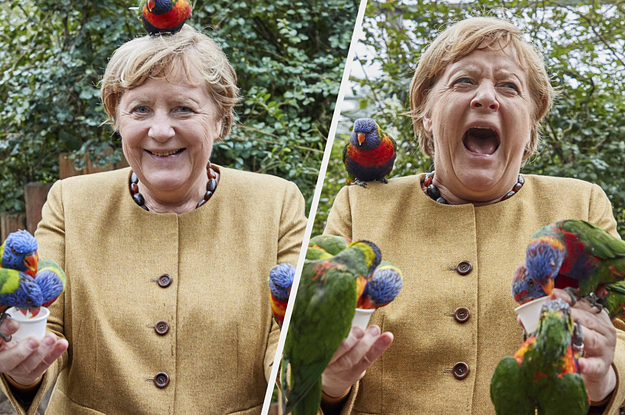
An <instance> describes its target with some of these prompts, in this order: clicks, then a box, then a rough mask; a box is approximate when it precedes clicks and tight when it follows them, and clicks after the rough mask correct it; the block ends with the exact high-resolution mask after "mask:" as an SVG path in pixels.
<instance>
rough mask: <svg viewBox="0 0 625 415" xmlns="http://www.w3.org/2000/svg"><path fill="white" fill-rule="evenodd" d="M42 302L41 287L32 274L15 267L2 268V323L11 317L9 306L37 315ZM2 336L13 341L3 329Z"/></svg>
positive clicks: (0, 293) (0, 278) (0, 320)
mask: <svg viewBox="0 0 625 415" xmlns="http://www.w3.org/2000/svg"><path fill="white" fill-rule="evenodd" d="M42 303H43V296H42V294H41V289H40V288H39V285H37V283H36V282H35V280H34V279H33V278H32V277H31V276H30V275H27V274H25V273H23V272H20V271H16V270H14V269H7V268H0V313H2V314H1V315H0V325H2V322H3V321H4V320H5V319H6V318H7V317H10V316H9V315H8V314H7V313H6V311H7V310H8V309H9V308H11V307H15V308H16V309H18V310H19V311H21V312H22V313H23V314H24V315H27V312H28V311H29V310H30V313H31V314H32V316H33V317H35V316H36V315H37V314H39V308H40V307H41V304H42ZM0 337H2V339H3V340H4V341H5V342H9V341H11V337H9V336H7V335H6V334H4V333H3V332H2V331H1V330H0Z"/></svg>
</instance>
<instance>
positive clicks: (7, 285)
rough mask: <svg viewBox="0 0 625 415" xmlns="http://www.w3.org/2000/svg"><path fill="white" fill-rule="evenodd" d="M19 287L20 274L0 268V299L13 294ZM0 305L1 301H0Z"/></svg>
mask: <svg viewBox="0 0 625 415" xmlns="http://www.w3.org/2000/svg"><path fill="white" fill-rule="evenodd" d="M19 287H20V272H19V271H16V270H14V269H8V268H0V298H1V297H2V296H4V295H6V294H13V293H14V292H15V291H16V290H17V289H18V288H19ZM0 305H4V304H2V300H1V299H0Z"/></svg>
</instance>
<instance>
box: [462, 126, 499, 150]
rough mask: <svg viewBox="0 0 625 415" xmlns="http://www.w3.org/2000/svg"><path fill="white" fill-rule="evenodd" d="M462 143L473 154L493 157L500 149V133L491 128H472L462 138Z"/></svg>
mask: <svg viewBox="0 0 625 415" xmlns="http://www.w3.org/2000/svg"><path fill="white" fill-rule="evenodd" d="M462 143H463V144H464V146H465V147H466V149H467V150H469V151H470V152H472V153H476V154H483V155H491V154H494V153H495V151H497V149H498V148H499V144H500V140H499V133H497V131H495V130H493V129H492V128H490V127H471V128H469V129H468V130H467V131H466V132H465V133H464V136H462Z"/></svg>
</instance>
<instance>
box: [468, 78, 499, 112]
mask: <svg viewBox="0 0 625 415" xmlns="http://www.w3.org/2000/svg"><path fill="white" fill-rule="evenodd" d="M471 108H475V109H480V110H486V111H487V112H491V111H497V110H498V109H499V101H497V96H496V95H495V86H494V85H492V84H490V83H489V82H483V83H482V84H480V87H479V88H478V89H477V91H476V94H475V96H474V97H473V99H472V100H471Z"/></svg>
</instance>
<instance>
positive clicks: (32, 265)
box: [24, 251, 39, 278]
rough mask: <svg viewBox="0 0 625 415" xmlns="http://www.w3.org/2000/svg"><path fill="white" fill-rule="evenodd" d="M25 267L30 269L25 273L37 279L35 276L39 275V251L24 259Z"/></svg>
mask: <svg viewBox="0 0 625 415" xmlns="http://www.w3.org/2000/svg"><path fill="white" fill-rule="evenodd" d="M24 265H26V268H28V270H26V271H25V273H26V274H28V275H30V276H31V277H33V278H35V274H37V266H38V265H39V254H38V253H37V251H35V252H32V253H30V254H29V255H27V256H26V257H25V258H24Z"/></svg>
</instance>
